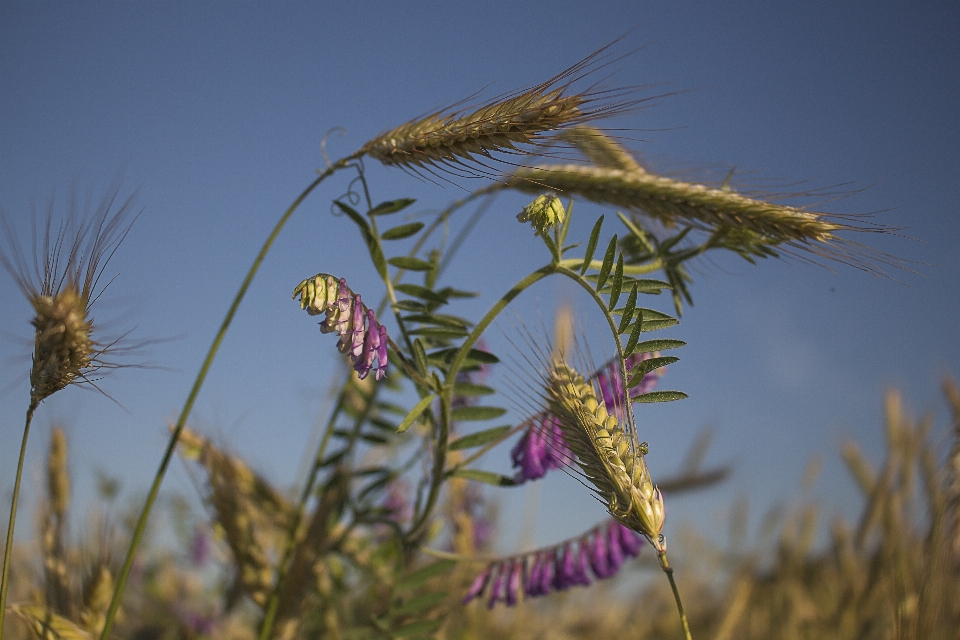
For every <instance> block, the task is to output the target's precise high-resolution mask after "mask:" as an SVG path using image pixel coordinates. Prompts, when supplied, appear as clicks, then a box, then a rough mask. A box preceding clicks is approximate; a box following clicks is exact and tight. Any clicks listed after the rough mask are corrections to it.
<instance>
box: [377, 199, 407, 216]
mask: <svg viewBox="0 0 960 640" xmlns="http://www.w3.org/2000/svg"><path fill="white" fill-rule="evenodd" d="M414 202H416V200H414V199H413V198H399V199H397V200H387V201H386V202H381V203H380V204H378V205H377V206H375V207H374V208H373V209H370V211H369V212H367V213H368V215H371V216H385V215H387V214H388V213H396V212H397V211H403V210H404V209H406V208H407V207H409V206H410V205H412V204H413V203H414Z"/></svg>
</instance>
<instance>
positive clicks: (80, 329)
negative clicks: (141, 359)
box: [0, 190, 138, 405]
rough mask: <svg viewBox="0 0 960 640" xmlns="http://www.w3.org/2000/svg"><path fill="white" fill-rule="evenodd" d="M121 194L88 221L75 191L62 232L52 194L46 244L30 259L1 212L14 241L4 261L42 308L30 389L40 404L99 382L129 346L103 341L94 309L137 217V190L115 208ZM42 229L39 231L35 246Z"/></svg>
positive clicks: (108, 199)
mask: <svg viewBox="0 0 960 640" xmlns="http://www.w3.org/2000/svg"><path fill="white" fill-rule="evenodd" d="M117 198H118V192H117V191H116V190H114V191H113V192H111V193H109V194H108V195H107V196H106V197H105V198H104V199H103V200H102V201H101V202H100V205H99V207H98V209H97V211H96V212H95V213H94V214H93V215H92V216H89V217H85V219H80V215H79V213H78V211H77V207H76V198H75V196H74V198H72V199H71V208H70V212H69V214H68V216H67V218H66V220H64V221H63V222H62V223H61V224H60V225H59V227H58V228H57V229H56V230H54V224H53V201H52V199H51V203H50V207H49V209H48V212H47V216H46V220H45V228H44V232H43V234H42V242H43V244H42V247H37V246H34V255H33V256H32V258H31V259H30V260H28V259H27V257H26V256H25V254H24V252H23V249H22V248H21V245H20V242H19V241H18V239H17V235H16V233H15V232H14V230H13V228H12V227H11V225H10V222H9V221H8V220H7V218H6V217H5V216H3V215H2V213H0V222H2V224H3V227H4V232H5V234H6V238H7V244H8V245H9V253H7V252H2V251H0V263H2V264H3V266H4V268H6V270H7V272H9V273H10V275H11V276H12V277H13V279H14V280H15V281H16V283H17V285H18V286H19V287H20V290H21V292H23V294H24V295H25V296H26V297H27V300H28V301H29V302H30V304H31V306H32V307H33V311H34V317H33V319H32V320H31V324H32V325H33V327H34V330H35V336H34V351H33V366H32V367H31V369H30V395H31V402H32V404H34V405H36V404H39V403H40V402H42V401H43V400H45V399H46V398H48V397H50V396H51V395H53V394H54V393H56V392H57V391H60V390H61V389H64V388H66V387H67V386H69V385H70V384H73V383H75V382H88V383H93V382H95V380H96V378H95V377H94V374H96V373H97V372H100V371H101V370H103V369H111V368H116V367H118V366H120V365H118V364H116V363H113V362H109V361H108V360H106V359H105V356H106V355H107V354H108V353H109V352H111V351H117V350H120V349H122V347H121V346H120V345H119V341H118V340H117V339H110V340H98V339H97V337H96V334H97V331H96V326H95V324H94V321H93V318H92V316H91V313H90V309H91V306H92V305H93V303H94V302H95V301H96V300H97V298H98V297H99V296H100V294H101V293H102V292H103V290H104V288H105V286H106V285H103V286H101V284H100V278H101V276H102V275H103V271H104V269H105V268H106V266H107V263H109V261H110V259H111V258H112V257H113V255H114V253H115V252H116V250H117V247H118V246H119V245H120V243H121V242H122V241H123V239H124V238H125V237H126V235H127V233H128V232H129V230H130V226H131V225H132V223H133V220H129V221H128V218H129V216H130V215H131V212H132V209H133V206H134V202H133V196H131V197H130V198H128V199H127V200H126V201H124V202H123V203H122V204H120V205H119V206H118V207H116V208H114V205H115V204H116V202H117ZM136 215H138V214H134V216H133V217H134V220H135V219H136ZM34 224H36V223H34ZM37 235H38V234H36V232H35V233H34V239H35V242H34V244H35V245H36V238H37ZM128 349H129V347H128Z"/></svg>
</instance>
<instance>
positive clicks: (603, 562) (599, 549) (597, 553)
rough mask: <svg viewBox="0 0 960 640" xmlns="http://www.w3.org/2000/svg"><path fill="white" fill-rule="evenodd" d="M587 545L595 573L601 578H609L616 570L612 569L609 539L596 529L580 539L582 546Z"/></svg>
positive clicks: (591, 566) (591, 565)
mask: <svg viewBox="0 0 960 640" xmlns="http://www.w3.org/2000/svg"><path fill="white" fill-rule="evenodd" d="M584 547H586V549H587V555H588V557H589V559H590V568H591V569H593V575H595V576H597V577H598V578H600V579H601V580H602V579H603V578H609V577H610V576H612V575H613V574H614V573H616V570H615V569H614V570H611V566H610V555H609V553H608V549H607V540H606V538H605V536H604V535H603V531H602V530H600V529H594V530H593V531H592V532H590V533H589V534H587V536H586V537H584V538H583V539H582V540H581V541H580V548H581V549H582V548H584Z"/></svg>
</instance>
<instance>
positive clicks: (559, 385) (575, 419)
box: [546, 358, 664, 551]
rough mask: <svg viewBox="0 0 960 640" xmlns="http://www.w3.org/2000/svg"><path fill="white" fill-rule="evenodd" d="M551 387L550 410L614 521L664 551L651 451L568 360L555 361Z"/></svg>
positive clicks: (661, 510) (660, 506)
mask: <svg viewBox="0 0 960 640" xmlns="http://www.w3.org/2000/svg"><path fill="white" fill-rule="evenodd" d="M546 382H547V385H546V387H547V389H546V392H547V393H546V395H547V403H548V405H549V409H550V411H551V413H552V414H553V415H554V416H556V417H557V419H558V421H559V424H560V428H561V430H562V431H563V435H564V437H565V439H566V441H567V444H568V445H569V447H570V449H571V451H573V453H574V454H575V455H576V456H577V464H578V465H579V466H580V468H581V470H582V471H583V473H584V475H585V476H586V478H587V479H588V480H589V481H590V482H591V483H592V484H593V486H594V488H595V491H596V492H597V495H598V496H599V497H600V498H601V499H602V500H603V501H604V502H605V503H606V504H607V509H608V510H609V512H610V515H612V516H613V517H614V518H615V519H616V520H617V521H618V522H620V523H621V524H623V525H624V526H626V527H629V528H630V529H633V530H634V531H637V532H638V533H642V534H643V535H644V536H646V537H647V539H648V540H650V542H651V544H653V545H654V547H655V548H656V549H657V550H658V551H659V550H660V549H661V546H662V543H661V542H660V531H661V529H662V528H663V522H664V507H663V496H662V495H661V493H660V490H659V489H657V488H656V487H655V486H654V484H653V481H652V480H651V478H650V472H649V470H648V469H647V463H646V460H645V459H644V454H645V453H646V446H645V445H644V444H641V443H639V442H637V438H636V431H635V429H633V428H629V427H625V426H624V424H625V423H623V422H621V421H620V420H619V419H618V418H617V417H616V416H615V415H612V414H610V413H609V412H608V411H607V408H606V406H605V404H604V403H603V401H600V400H598V399H597V394H596V391H595V389H594V387H593V385H592V384H590V383H588V382H586V381H585V380H584V379H583V376H581V375H580V374H579V373H577V372H576V370H574V369H573V368H572V367H570V366H568V365H567V364H565V363H564V362H563V360H562V359H559V358H556V359H554V362H553V365H552V369H551V371H550V372H549V374H548V378H547V381H546Z"/></svg>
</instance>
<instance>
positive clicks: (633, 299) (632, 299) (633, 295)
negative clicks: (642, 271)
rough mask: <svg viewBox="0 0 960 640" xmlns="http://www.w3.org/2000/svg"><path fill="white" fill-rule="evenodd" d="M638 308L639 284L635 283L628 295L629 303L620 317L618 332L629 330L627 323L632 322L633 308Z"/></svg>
mask: <svg viewBox="0 0 960 640" xmlns="http://www.w3.org/2000/svg"><path fill="white" fill-rule="evenodd" d="M636 308H637V285H636V284H634V285H633V289H631V290H630V295H629V296H627V304H626V305H624V307H623V316H622V317H621V318H620V326H619V327H617V333H623V332H624V331H626V330H627V325H628V324H630V319H631V318H632V317H633V310H634V309H636Z"/></svg>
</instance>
